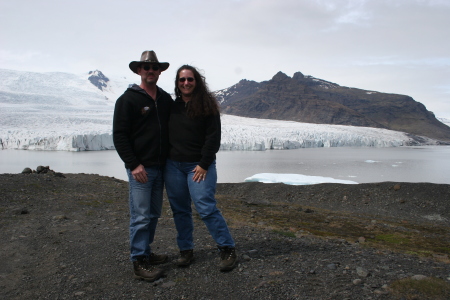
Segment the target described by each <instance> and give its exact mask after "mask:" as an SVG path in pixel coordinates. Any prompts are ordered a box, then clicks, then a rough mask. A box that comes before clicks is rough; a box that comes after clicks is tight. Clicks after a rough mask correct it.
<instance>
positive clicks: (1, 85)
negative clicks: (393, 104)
mask: <svg viewBox="0 0 450 300" xmlns="http://www.w3.org/2000/svg"><path fill="white" fill-rule="evenodd" d="M137 79H138V77H136V78H133V79H132V80H137ZM130 83H133V81H129V80H127V79H126V78H110V77H106V76H105V75H104V74H103V73H102V72H100V71H98V70H96V71H92V72H89V73H86V74H80V75H75V74H68V73H60V72H58V73H32V72H19V71H12V70H1V69H0V144H1V147H2V149H28V150H66V151H84V150H108V149H114V145H113V142H112V135H111V129H112V118H113V111H114V103H115V100H116V99H117V98H118V97H119V96H120V95H121V94H122V93H123V91H125V89H126V88H127V86H128V85H129V84H130ZM425 143H429V144H433V143H435V141H434V140H427V141H425ZM411 144H418V143H417V142H416V141H414V140H413V139H411V138H410V137H408V136H407V135H406V134H405V133H402V132H396V131H391V130H384V129H375V128H367V127H352V126H341V125H323V124H322V125H321V124H307V123H298V122H292V121H275V120H262V119H250V118H243V117H237V116H231V115H222V144H221V150H250V151H251V150H256V151H264V150H266V149H295V148H310V147H344V146H352V147H396V146H404V145H411Z"/></svg>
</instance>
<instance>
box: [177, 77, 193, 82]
mask: <svg viewBox="0 0 450 300" xmlns="http://www.w3.org/2000/svg"><path fill="white" fill-rule="evenodd" d="M186 80H187V81H188V82H193V81H194V77H188V78H184V77H181V78H180V79H178V81H179V82H185V81H186Z"/></svg>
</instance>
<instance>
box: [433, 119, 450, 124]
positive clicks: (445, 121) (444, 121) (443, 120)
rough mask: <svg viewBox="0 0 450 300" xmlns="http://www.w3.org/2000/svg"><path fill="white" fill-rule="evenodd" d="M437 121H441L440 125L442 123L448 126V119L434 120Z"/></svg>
mask: <svg viewBox="0 0 450 300" xmlns="http://www.w3.org/2000/svg"><path fill="white" fill-rule="evenodd" d="M436 119H438V120H439V121H441V122H442V123H444V124H445V125H447V126H450V119H446V118H436Z"/></svg>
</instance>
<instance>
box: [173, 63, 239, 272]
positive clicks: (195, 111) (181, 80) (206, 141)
mask: <svg viewBox="0 0 450 300" xmlns="http://www.w3.org/2000/svg"><path fill="white" fill-rule="evenodd" d="M175 95H176V99H175V102H174V103H173V105H172V109H171V114H170V121H169V144H170V149H169V156H168V157H169V159H168V160H167V163H166V168H165V172H164V178H165V183H166V190H167V195H168V197H169V202H170V206H171V208H172V212H173V217H174V221H175V226H176V228H177V231H178V234H177V243H178V247H179V249H180V254H181V257H180V258H179V259H177V260H176V264H177V265H178V266H188V265H190V264H191V262H192V261H193V259H194V252H193V249H194V242H193V231H194V223H193V220H192V209H191V201H193V202H194V205H195V208H196V210H197V212H198V213H199V214H200V217H201V218H202V220H203V222H204V223H205V225H206V227H207V228H208V230H209V232H210V234H211V236H212V237H213V238H214V240H215V241H216V243H217V246H218V248H219V250H220V254H221V255H220V257H221V263H220V270H221V271H230V270H232V269H233V268H234V267H235V266H236V263H237V255H236V251H235V243H234V241H233V238H232V237H231V234H230V231H229V229H228V226H227V224H226V222H225V219H224V218H223V216H222V214H221V212H220V211H219V210H218V209H217V206H216V199H215V197H214V194H215V192H216V184H217V171H216V162H215V159H216V153H217V151H219V147H220V135H221V129H220V112H219V106H218V104H217V101H216V99H215V97H214V96H213V94H212V93H211V92H210V91H209V90H208V87H207V85H206V82H205V78H204V77H203V76H202V75H200V73H199V71H198V70H197V69H196V68H195V67H192V66H189V65H184V66H181V67H180V68H179V69H178V71H177V75H176V79H175Z"/></svg>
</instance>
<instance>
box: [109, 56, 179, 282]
mask: <svg viewBox="0 0 450 300" xmlns="http://www.w3.org/2000/svg"><path fill="white" fill-rule="evenodd" d="M129 67H130V69H131V70H132V71H133V72H134V73H136V74H138V75H139V76H140V77H141V83H140V85H136V84H134V85H131V86H130V87H129V88H128V89H127V90H126V91H125V92H124V93H123V95H122V96H120V97H119V99H117V101H116V106H115V109H114V120H113V141H114V146H115V147H116V150H117V153H118V154H119V156H120V158H121V159H122V160H123V162H124V163H125V168H126V171H127V174H128V179H129V189H130V191H129V206H130V258H131V261H132V262H133V269H134V275H135V277H136V278H139V279H143V280H146V281H154V280H157V279H158V278H160V277H161V276H162V275H163V271H162V270H161V269H157V268H154V267H153V265H157V264H162V263H165V262H166V261H167V259H168V256H167V255H157V254H155V253H153V252H152V251H151V248H150V247H151V244H152V242H153V239H154V236H155V230H156V225H157V223H158V218H159V217H160V216H161V209H162V199H163V188H164V182H163V177H162V170H163V167H164V164H165V161H166V156H167V151H168V129H167V126H168V125H167V124H168V119H169V114H170V106H171V103H172V102H173V101H172V98H171V97H170V95H169V94H168V93H166V92H165V91H164V90H162V89H161V88H159V87H158V86H157V85H156V83H157V82H158V78H159V75H161V72H163V71H165V70H167V68H168V67H169V63H167V62H159V61H158V58H157V57H156V53H155V52H154V51H144V52H143V53H142V56H141V60H140V61H132V62H131V63H130V65H129Z"/></svg>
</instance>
